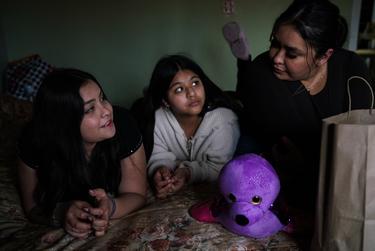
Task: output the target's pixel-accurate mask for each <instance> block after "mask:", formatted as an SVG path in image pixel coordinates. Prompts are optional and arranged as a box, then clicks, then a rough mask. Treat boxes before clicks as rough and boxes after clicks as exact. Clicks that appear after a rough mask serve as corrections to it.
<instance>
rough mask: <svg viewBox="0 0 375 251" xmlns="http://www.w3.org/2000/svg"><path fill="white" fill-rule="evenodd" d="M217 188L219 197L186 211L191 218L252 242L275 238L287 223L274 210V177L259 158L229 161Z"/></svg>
mask: <svg viewBox="0 0 375 251" xmlns="http://www.w3.org/2000/svg"><path fill="white" fill-rule="evenodd" d="M219 187H220V196H218V197H217V198H214V199H210V200H208V201H204V202H201V203H197V204H195V205H193V206H192V207H191V208H190V210H189V211H190V214H191V216H192V217H193V218H195V219H196V220H198V221H203V222H218V223H220V224H222V225H223V226H224V227H225V228H227V229H228V230H229V231H231V232H233V233H236V234H239V235H244V236H249V237H254V238H263V237H267V236H270V235H272V234H275V233H277V232H278V231H279V230H281V229H282V228H283V227H284V226H285V225H286V224H287V223H288V219H285V218H284V217H280V215H279V212H277V210H275V209H276V208H275V207H276V206H275V202H276V201H275V200H276V199H277V197H278V194H279V191H280V181H279V178H278V175H277V174H276V172H275V170H274V169H273V167H272V166H271V165H270V164H269V162H268V161H267V160H265V159H264V158H262V157H261V156H259V155H256V154H245V155H241V156H239V157H237V158H235V159H233V160H231V161H230V162H229V163H227V164H226V165H225V166H224V167H223V169H222V170H221V172H220V175H219Z"/></svg>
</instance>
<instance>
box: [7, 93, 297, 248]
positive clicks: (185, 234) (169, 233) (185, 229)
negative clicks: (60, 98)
mask: <svg viewBox="0 0 375 251" xmlns="http://www.w3.org/2000/svg"><path fill="white" fill-rule="evenodd" d="M0 105H1V106H0V107H1V109H0V250H301V249H302V248H301V243H300V242H299V241H297V240H296V239H295V238H293V237H291V236H290V235H288V234H287V233H285V232H279V233H277V234H276V235H274V236H271V237H269V238H264V239H253V238H247V237H242V236H238V235H235V234H232V233H231V232H229V231H227V230H226V229H224V228H223V227H222V226H221V225H219V224H208V223H200V222H197V221H196V220H194V219H193V218H191V217H190V215H189V213H188V209H189V208H190V206H192V205H193V204H194V203H196V202H198V201H201V200H204V199H207V198H209V197H210V196H212V195H214V194H215V187H214V186H213V185H207V184H206V185H196V186H192V187H189V188H186V189H185V190H183V191H181V192H180V193H178V194H176V195H174V196H173V197H170V198H168V199H165V200H155V199H154V198H153V197H152V196H151V195H150V196H149V201H148V204H147V205H146V206H145V207H144V208H142V209H141V210H139V211H137V212H134V213H132V214H130V215H128V216H126V217H123V218H121V219H118V220H113V221H111V223H110V227H109V229H108V232H107V233H106V234H105V235H104V236H102V237H99V238H96V237H94V236H92V237H89V238H88V239H86V240H79V239H75V238H73V237H71V236H69V235H68V234H66V233H65V232H64V230H63V229H54V228H51V227H47V226H41V225H35V224H31V223H29V222H28V221H27V219H26V218H25V215H24V213H23V211H22V208H21V205H20V198H19V196H18V191H17V185H16V184H17V182H16V181H17V178H16V151H15V142H16V138H17V135H18V134H19V131H20V128H21V127H22V125H23V124H24V122H25V121H26V120H27V118H28V117H29V115H30V111H31V110H30V106H29V104H27V103H20V102H19V101H16V100H13V99H5V101H4V98H3V97H1V98H0Z"/></svg>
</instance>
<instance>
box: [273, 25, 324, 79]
mask: <svg viewBox="0 0 375 251" xmlns="http://www.w3.org/2000/svg"><path fill="white" fill-rule="evenodd" d="M269 55H270V57H271V60H272V62H273V73H274V74H275V76H276V77H277V78H278V79H281V80H289V81H296V80H307V79H309V78H310V77H312V75H313V74H314V73H315V70H316V68H317V67H316V64H315V62H314V57H315V50H314V49H313V48H312V47H311V46H308V45H307V43H306V42H305V41H304V40H303V39H302V37H301V36H300V34H299V33H298V32H297V31H296V30H295V29H294V27H293V26H291V25H282V26H280V28H279V29H278V31H277V32H276V34H274V37H273V39H272V41H271V46H270V50H269Z"/></svg>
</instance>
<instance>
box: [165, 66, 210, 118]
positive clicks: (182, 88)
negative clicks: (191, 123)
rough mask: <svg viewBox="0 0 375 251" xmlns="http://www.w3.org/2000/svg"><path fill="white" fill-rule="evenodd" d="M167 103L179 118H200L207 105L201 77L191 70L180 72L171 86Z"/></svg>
mask: <svg viewBox="0 0 375 251" xmlns="http://www.w3.org/2000/svg"><path fill="white" fill-rule="evenodd" d="M166 103H167V106H169V107H170V109H171V110H172V112H173V113H174V115H175V116H176V117H177V118H179V117H186V116H198V115H199V114H200V113H201V112H202V109H203V106H204V103H205V92H204V86H203V83H202V81H201V79H200V78H199V76H198V75H197V74H195V73H194V72H192V71H190V70H180V71H178V72H177V73H176V75H175V76H174V78H173V79H172V82H171V83H170V85H169V88H168V91H167V100H166Z"/></svg>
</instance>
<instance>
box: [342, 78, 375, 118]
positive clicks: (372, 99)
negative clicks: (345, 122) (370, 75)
mask: <svg viewBox="0 0 375 251" xmlns="http://www.w3.org/2000/svg"><path fill="white" fill-rule="evenodd" d="M355 78H357V79H361V80H363V82H365V83H366V85H367V86H368V88H369V89H370V93H371V106H370V114H372V109H373V108H374V90H373V89H372V87H371V85H370V83H369V82H368V81H367V80H366V79H365V78H363V77H360V76H352V77H350V78H349V79H348V81H347V82H346V90H347V91H348V97H349V110H348V117H349V114H350V111H351V110H352V96H351V95H350V87H349V86H350V85H349V83H350V80H352V79H355Z"/></svg>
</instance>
